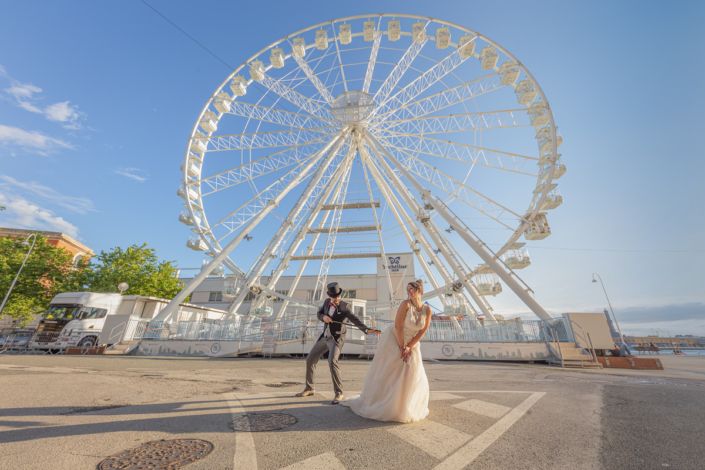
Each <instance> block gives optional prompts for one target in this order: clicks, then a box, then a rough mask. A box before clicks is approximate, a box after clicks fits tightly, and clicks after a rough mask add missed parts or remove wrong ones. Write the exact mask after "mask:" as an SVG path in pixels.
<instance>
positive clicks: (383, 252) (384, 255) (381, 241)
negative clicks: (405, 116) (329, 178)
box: [362, 164, 408, 302]
mask: <svg viewBox="0 0 705 470" xmlns="http://www.w3.org/2000/svg"><path fill="white" fill-rule="evenodd" d="M362 170H363V175H364V177H365V187H366V188H367V195H368V197H369V200H370V206H371V207H372V216H373V220H374V224H375V228H376V232H377V242H378V243H379V251H380V253H381V255H382V259H383V260H385V261H384V262H385V263H386V260H387V252H386V250H385V248H384V235H383V234H382V224H381V222H380V219H379V216H378V215H377V208H376V207H375V199H374V196H373V194H372V186H371V185H370V178H369V176H368V174H367V167H366V166H365V165H364V164H363V166H362ZM405 233H406V234H407V235H408V232H405ZM407 238H408V237H407ZM384 274H385V278H386V281H387V289H388V291H389V301H390V302H393V300H394V299H392V292H394V286H393V284H392V278H391V276H390V274H389V270H388V269H385V270H384Z"/></svg>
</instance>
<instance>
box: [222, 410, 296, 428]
mask: <svg viewBox="0 0 705 470" xmlns="http://www.w3.org/2000/svg"><path fill="white" fill-rule="evenodd" d="M296 422H297V419H296V418H295V417H294V416H292V415H290V414H286V413H243V414H240V415H237V416H235V417H234V418H233V431H251V432H262V431H277V430H279V429H284V428H285V427H287V426H291V425H292V424H296Z"/></svg>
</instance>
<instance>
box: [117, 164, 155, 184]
mask: <svg viewBox="0 0 705 470" xmlns="http://www.w3.org/2000/svg"><path fill="white" fill-rule="evenodd" d="M115 173H116V174H118V175H120V176H124V177H125V178H130V179H132V180H135V181H137V182H139V183H144V182H145V181H147V175H146V174H145V172H144V170H141V169H139V168H132V167H129V168H118V169H117V170H115Z"/></svg>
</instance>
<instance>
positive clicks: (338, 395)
mask: <svg viewBox="0 0 705 470" xmlns="http://www.w3.org/2000/svg"><path fill="white" fill-rule="evenodd" d="M342 399H343V394H342V393H336V394H335V398H333V401H332V402H330V404H331V405H337V404H338V403H340V401H341V400H342Z"/></svg>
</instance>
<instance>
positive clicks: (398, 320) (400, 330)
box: [394, 300, 409, 351]
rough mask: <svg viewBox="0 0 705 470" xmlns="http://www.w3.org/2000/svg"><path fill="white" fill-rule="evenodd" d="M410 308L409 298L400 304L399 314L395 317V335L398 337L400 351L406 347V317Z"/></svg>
mask: <svg viewBox="0 0 705 470" xmlns="http://www.w3.org/2000/svg"><path fill="white" fill-rule="evenodd" d="M408 309H409V306H408V300H405V301H403V302H402V303H401V304H400V305H399V308H398V309H397V316H396V317H394V337H395V338H396V339H397V346H399V350H400V351H401V350H403V349H404V319H405V318H406V311H407V310H408Z"/></svg>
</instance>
